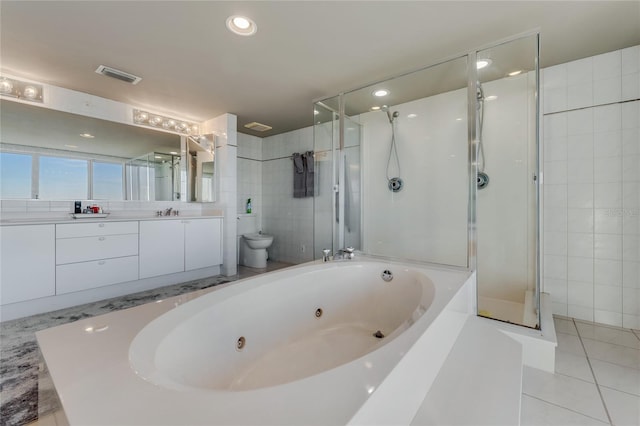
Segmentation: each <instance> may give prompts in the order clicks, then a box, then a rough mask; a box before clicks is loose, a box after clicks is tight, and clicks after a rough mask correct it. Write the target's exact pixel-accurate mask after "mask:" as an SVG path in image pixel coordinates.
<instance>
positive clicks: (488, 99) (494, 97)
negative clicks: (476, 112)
mask: <svg viewBox="0 0 640 426" xmlns="http://www.w3.org/2000/svg"><path fill="white" fill-rule="evenodd" d="M496 99H498V97H497V96H496V95H491V96H487V97H486V98H484V100H485V101H495V100H496Z"/></svg>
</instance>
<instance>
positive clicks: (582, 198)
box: [545, 183, 594, 209]
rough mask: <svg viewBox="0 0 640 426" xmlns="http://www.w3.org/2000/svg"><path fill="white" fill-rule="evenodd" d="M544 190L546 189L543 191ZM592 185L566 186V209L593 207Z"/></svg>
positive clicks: (576, 184)
mask: <svg viewBox="0 0 640 426" xmlns="http://www.w3.org/2000/svg"><path fill="white" fill-rule="evenodd" d="M545 190H546V189H545ZM593 191H594V188H593V185H591V184H588V183H570V184H568V185H567V207H569V208H576V209H590V208H593V206H594V196H593Z"/></svg>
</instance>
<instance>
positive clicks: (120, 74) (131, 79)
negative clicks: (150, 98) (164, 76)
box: [96, 65, 142, 84]
mask: <svg viewBox="0 0 640 426" xmlns="http://www.w3.org/2000/svg"><path fill="white" fill-rule="evenodd" d="M96 73H98V74H102V75H106V76H107V77H111V78H117V79H118V80H121V81H125V82H127V83H131V84H138V83H140V81H141V80H142V77H138V76H137V75H133V74H129V73H128V72H125V71H120V70H117V69H115V68H111V67H107V66H105V65H100V66H99V67H98V68H97V69H96Z"/></svg>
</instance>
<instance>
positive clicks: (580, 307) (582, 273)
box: [542, 46, 640, 328]
mask: <svg viewBox="0 0 640 426" xmlns="http://www.w3.org/2000/svg"><path fill="white" fill-rule="evenodd" d="M639 88H640V46H634V47H631V48H628V49H623V50H618V51H614V52H609V53H606V54H603V55H598V56H594V57H590V58H585V59H581V60H578V61H573V62H569V63H566V64H561V65H557V66H554V67H550V68H547V69H544V70H543V96H544V99H543V105H544V110H543V111H544V117H543V121H542V122H543V130H544V133H543V134H544V139H543V147H544V157H543V161H544V202H545V204H544V229H545V233H544V249H543V250H544V251H543V252H544V271H543V277H544V288H545V291H548V292H550V293H551V297H552V300H553V309H554V312H555V313H557V314H561V315H568V316H570V317H575V318H578V319H584V320H589V321H597V322H602V323H606V324H611V325H616V326H624V327H634V328H637V327H638V326H640V299H639V297H640V295H639V293H640V291H639V289H640V250H639V245H640V243H639V240H640V236H639V235H640V232H639V231H640V156H639V155H638V154H639V152H640V125H639V124H640V118H639V117H640V101H639V100H638V99H639V97H640V90H639Z"/></svg>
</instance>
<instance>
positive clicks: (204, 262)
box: [184, 219, 222, 271]
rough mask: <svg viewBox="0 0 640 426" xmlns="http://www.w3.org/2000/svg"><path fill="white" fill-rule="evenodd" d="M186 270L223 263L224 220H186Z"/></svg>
mask: <svg viewBox="0 0 640 426" xmlns="http://www.w3.org/2000/svg"><path fill="white" fill-rule="evenodd" d="M184 222H185V227H184V229H185V239H184V240H185V269H186V270H187V271H189V270H191V269H198V268H206V267H208V266H216V265H220V264H221V263H222V219H189V220H185V221H184Z"/></svg>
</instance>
